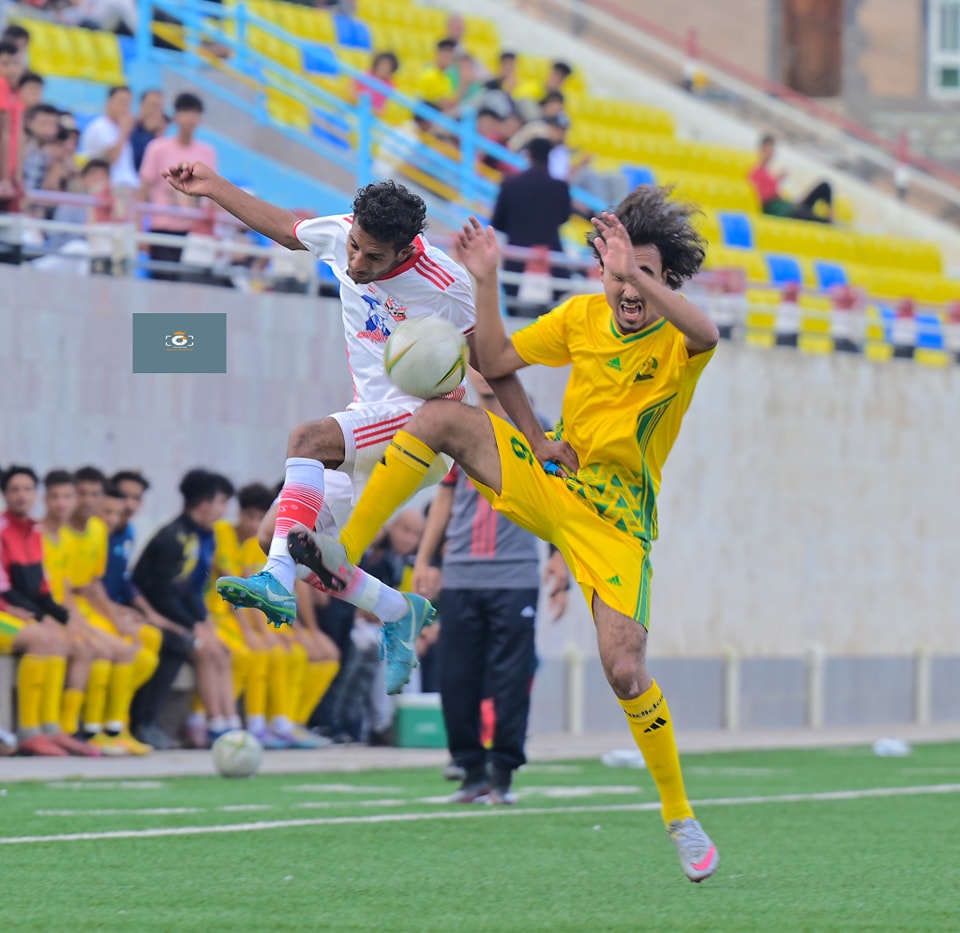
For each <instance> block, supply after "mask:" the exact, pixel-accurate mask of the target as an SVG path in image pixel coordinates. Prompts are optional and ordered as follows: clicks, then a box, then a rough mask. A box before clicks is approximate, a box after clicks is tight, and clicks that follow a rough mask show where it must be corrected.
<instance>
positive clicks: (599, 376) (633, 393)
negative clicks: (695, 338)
mask: <svg viewBox="0 0 960 933" xmlns="http://www.w3.org/2000/svg"><path fill="white" fill-rule="evenodd" d="M511 339H512V342H513V346H514V348H515V349H516V351H517V353H518V354H519V355H520V357H521V358H522V359H523V360H524V361H525V362H527V363H542V364H544V365H547V366H566V365H568V364H569V365H570V366H571V373H570V379H569V381H568V382H567V388H566V391H565V392H564V396H563V407H562V417H561V420H560V422H559V424H558V425H557V427H556V429H555V432H554V435H553V436H556V437H557V438H562V439H563V440H565V441H567V443H569V444H570V446H571V447H573V449H574V450H575V451H576V453H577V456H578V457H579V459H580V470H579V471H578V473H577V475H576V476H575V477H570V478H569V479H568V480H567V485H568V486H569V487H570V488H571V489H572V490H573V491H575V492H576V493H577V494H578V495H580V496H582V497H583V498H585V499H586V500H587V501H588V502H590V504H591V505H592V506H593V507H594V508H595V509H596V510H597V512H598V513H599V514H600V515H602V516H603V517H604V518H605V519H606V520H607V521H609V522H611V523H612V524H613V525H615V526H616V527H617V528H619V529H620V530H621V531H624V532H626V533H627V534H630V535H633V536H634V537H637V538H641V539H643V540H645V541H653V540H655V539H656V537H657V533H658V530H657V494H658V492H659V491H660V478H661V474H662V470H663V464H664V463H665V462H666V459H667V456H668V455H669V453H670V450H671V448H672V447H673V444H674V441H675V440H676V439H677V434H678V433H679V431H680V423H681V421H682V420H683V415H684V413H685V412H686V410H687V408H688V407H689V405H690V400H691V399H692V398H693V391H694V389H695V387H696V384H697V380H698V379H699V377H700V373H701V372H702V371H703V368H704V366H706V364H707V362H708V361H709V360H710V358H711V357H712V356H713V350H710V351H708V352H706V353H699V354H697V355H696V356H692V357H691V356H690V354H689V353H688V352H687V348H686V344H685V342H684V336H683V334H682V333H681V332H680V331H679V330H677V328H676V327H674V326H673V324H671V323H670V322H669V321H667V320H666V319H664V318H661V319H660V320H658V321H656V322H655V323H654V324H651V325H650V326H649V327H647V328H646V329H644V330H642V331H639V332H638V333H635V334H621V333H620V332H619V331H618V330H617V326H616V322H615V320H614V317H613V312H612V311H611V310H610V306H609V305H608V304H607V301H606V298H605V297H604V296H603V295H577V296H575V297H573V298H571V299H569V300H568V301H566V302H564V303H563V304H562V305H560V306H559V307H557V308H555V309H554V310H553V311H551V312H550V313H548V314H545V315H543V316H542V317H539V318H537V320H535V321H534V322H533V323H531V324H529V325H528V326H527V327H525V328H523V329H522V330H519V331H517V332H516V333H515V334H514V335H513V337H512V338H511Z"/></svg>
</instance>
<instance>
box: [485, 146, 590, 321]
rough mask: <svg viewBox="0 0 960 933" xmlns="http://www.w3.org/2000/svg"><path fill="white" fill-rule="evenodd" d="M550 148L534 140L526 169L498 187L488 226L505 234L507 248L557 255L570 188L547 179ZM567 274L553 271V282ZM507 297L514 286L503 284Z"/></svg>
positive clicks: (517, 267) (511, 264)
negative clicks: (541, 248) (542, 250)
mask: <svg viewBox="0 0 960 933" xmlns="http://www.w3.org/2000/svg"><path fill="white" fill-rule="evenodd" d="M552 148H553V144H552V143H551V142H550V140H548V139H543V138H540V137H537V138H536V139H532V140H530V142H529V143H528V145H527V149H526V152H527V156H528V158H529V159H530V168H528V169H527V170H526V171H525V172H521V173H520V174H519V175H514V176H513V177H512V178H506V179H504V181H503V184H502V185H501V186H500V191H499V193H498V194H497V201H496V204H495V205H494V208H493V216H492V217H491V220H490V223H491V225H492V226H493V228H494V229H495V230H499V231H500V232H501V233H504V234H506V237H507V243H508V244H509V245H510V246H528V247H529V246H545V247H546V248H547V249H549V250H551V251H553V252H560V251H562V249H563V246H562V244H561V242H560V227H562V226H563V224H565V223H566V222H567V220H568V219H569V218H570V212H571V210H572V203H571V200H570V186H569V185H568V184H567V183H566V182H565V181H561V180H560V179H557V178H553V177H551V175H550V169H549V160H550V152H551V150H552ZM525 265H526V263H525V262H524V261H522V260H519V259H507V260H505V261H504V264H503V267H504V270H506V271H508V272H522V271H523V269H524V266H525ZM569 274H570V273H569V270H567V269H564V268H562V267H555V268H554V269H552V270H551V275H552V276H553V277H554V278H567V277H569ZM504 290H505V291H506V293H507V295H510V296H517V295H518V294H519V288H518V286H517V285H512V284H505V285H504ZM550 299H551V293H550V292H549V290H548V291H547V293H546V294H545V295H544V296H543V304H544V305H546V304H548V303H549V302H550Z"/></svg>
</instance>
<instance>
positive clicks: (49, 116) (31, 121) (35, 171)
mask: <svg viewBox="0 0 960 933" xmlns="http://www.w3.org/2000/svg"><path fill="white" fill-rule="evenodd" d="M25 128H26V146H25V147H24V152H23V187H24V188H25V189H26V190H27V191H34V190H41V189H44V188H46V187H47V185H46V182H47V170H48V169H49V168H50V163H51V160H52V158H53V154H52V152H51V150H50V148H49V145H50V144H51V143H55V142H56V141H57V137H58V135H59V133H60V111H59V110H57V108H56V107H54V106H53V104H37V106H36V107H34V108H33V109H32V110H29V111H27V119H26V123H25Z"/></svg>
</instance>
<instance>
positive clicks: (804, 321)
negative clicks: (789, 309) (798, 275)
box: [797, 294, 834, 355]
mask: <svg viewBox="0 0 960 933" xmlns="http://www.w3.org/2000/svg"><path fill="white" fill-rule="evenodd" d="M797 305H798V307H799V310H800V322H799V327H798V334H797V347H798V349H799V350H800V352H801V353H812V354H821V355H822V354H826V353H833V349H834V345H833V334H832V330H833V303H832V302H831V301H830V299H829V298H826V297H825V296H823V295H803V294H801V295H800V296H799V297H798V299H797Z"/></svg>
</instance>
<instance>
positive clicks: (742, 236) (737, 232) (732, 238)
mask: <svg viewBox="0 0 960 933" xmlns="http://www.w3.org/2000/svg"><path fill="white" fill-rule="evenodd" d="M717 218H718V219H719V220H720V229H721V231H722V232H723V245H724V246H739V247H741V248H742V249H753V228H752V227H751V226H750V218H749V217H748V216H747V215H746V214H741V213H740V212H739V211H718V212H717Z"/></svg>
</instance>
